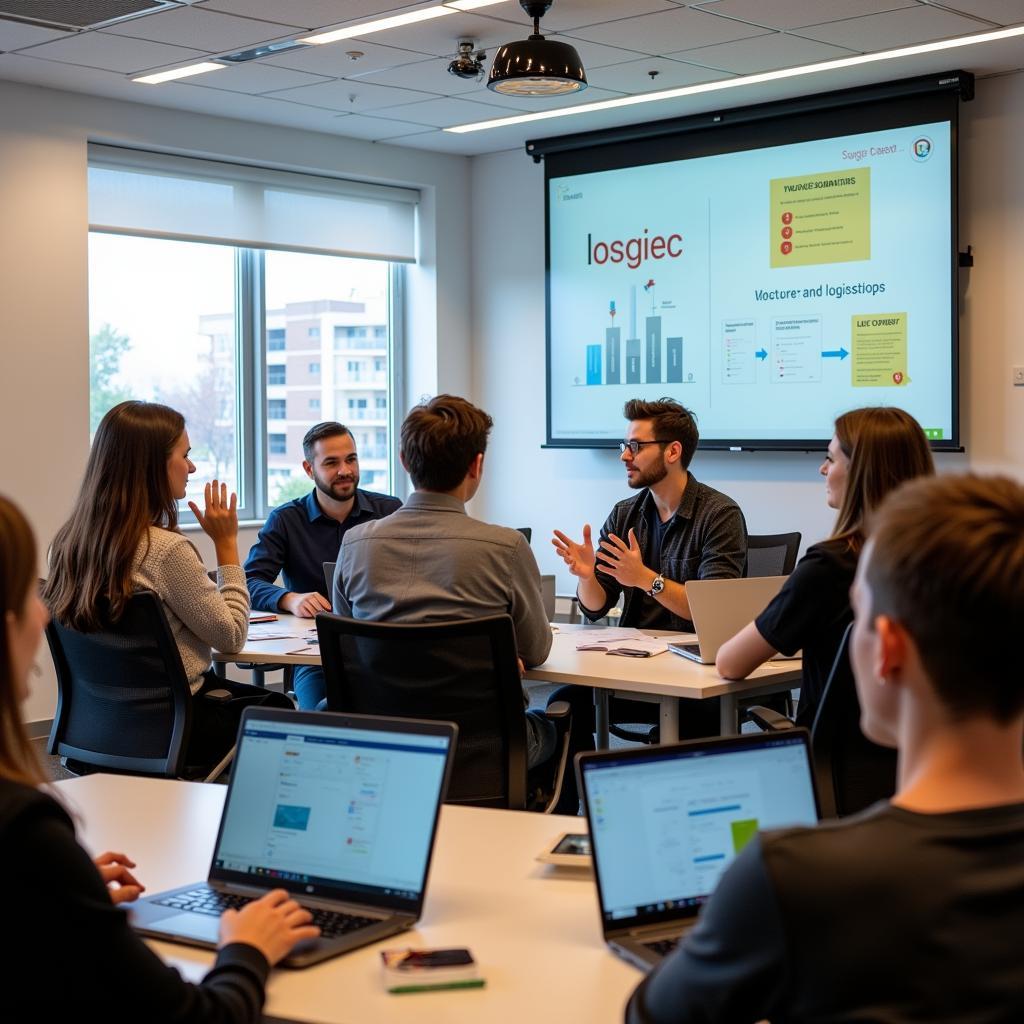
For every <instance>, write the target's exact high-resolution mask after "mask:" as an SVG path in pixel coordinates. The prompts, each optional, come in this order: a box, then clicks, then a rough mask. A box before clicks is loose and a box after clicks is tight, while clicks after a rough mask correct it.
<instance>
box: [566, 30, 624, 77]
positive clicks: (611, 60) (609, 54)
mask: <svg viewBox="0 0 1024 1024" xmlns="http://www.w3.org/2000/svg"><path fill="white" fill-rule="evenodd" d="M552 38H553V39H559V40H561V41H562V42H564V43H568V44H569V45H570V46H573V47H575V48H576V52H577V53H578V54H579V55H580V60H582V61H583V66H584V67H585V68H586V69H587V71H588V73H589V71H590V69H591V68H606V67H610V66H611V65H612V64H621V63H623V61H627V60H636V59H637V57H639V56H642V55H643V51H637V50H629V49H626V48H624V47H618V46H604V45H602V44H601V43H592V42H590V41H589V40H587V39H580V38H579V37H577V36H569V35H554V36H552Z"/></svg>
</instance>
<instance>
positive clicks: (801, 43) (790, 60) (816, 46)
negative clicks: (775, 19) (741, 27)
mask: <svg viewBox="0 0 1024 1024" xmlns="http://www.w3.org/2000/svg"><path fill="white" fill-rule="evenodd" d="M851 52H852V51H850V50H847V49H844V48H842V47H839V46H831V45H829V44H828V43H819V42H818V41H817V40H816V39H801V38H800V37H799V36H790V35H782V34H781V33H776V34H775V35H770V36H758V37H757V38H756V39H738V40H736V42H733V43H722V44H720V45H719V46H705V47H702V48H701V49H699V50H683V51H681V52H680V53H676V54H669V56H670V57H678V58H679V59H680V60H690V61H693V62H694V63H696V64H702V65H704V66H706V67H709V68H718V69H719V70H721V71H731V72H732V73H733V74H736V75H743V74H752V73H754V72H757V71H774V70H776V69H777V68H793V67H797V66H799V65H800V64H815V63H817V62H818V61H822V60H834V59H835V58H836V57H849V56H850V54H851Z"/></svg>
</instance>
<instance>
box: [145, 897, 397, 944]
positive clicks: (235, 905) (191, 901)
mask: <svg viewBox="0 0 1024 1024" xmlns="http://www.w3.org/2000/svg"><path fill="white" fill-rule="evenodd" d="M152 902H154V903H156V904H157V905H158V906H162V907H173V908H174V909H175V910H184V911H189V912H190V913H193V914H209V915H210V916H211V917H220V915H221V914H223V913H224V911H225V910H241V909H242V907H244V906H245V905H246V904H247V903H251V902H252V897H251V896H241V895H239V894H238V893H231V892H218V891H217V890H216V889H210V888H208V887H207V886H201V887H200V888H198V889H192V890H190V891H189V892H179V893H175V894H174V895H173V896H166V897H164V898H163V899H159V900H153V901H152ZM306 909H307V910H308V911H309V912H310V913H311V914H312V915H313V924H315V925H316V926H317V927H318V928H319V929H320V935H321V937H322V938H325V939H334V938H337V937H338V936H339V935H345V934H347V933H348V932H354V931H355V930H356V929H358V928H364V927H365V926H366V925H370V924H375V923H376V920H377V919H376V918H372V917H360V916H359V915H358V914H345V913H343V912H341V911H335V910H321V909H317V908H314V907H306Z"/></svg>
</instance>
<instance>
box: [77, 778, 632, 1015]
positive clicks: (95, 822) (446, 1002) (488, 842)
mask: <svg viewBox="0 0 1024 1024" xmlns="http://www.w3.org/2000/svg"><path fill="white" fill-rule="evenodd" d="M57 787H58V789H59V790H60V793H61V797H62V798H63V799H65V800H66V801H68V802H69V803H70V804H71V805H72V806H73V807H74V808H75V810H76V811H78V813H79V815H80V819H79V820H80V823H81V824H80V829H81V839H82V841H83V843H84V844H85V845H86V846H87V847H88V848H89V849H91V850H92V851H93V852H94V853H97V852H100V851H101V850H104V849H115V850H123V851H124V852H125V853H127V854H128V855H129V856H131V857H132V858H133V859H134V860H135V861H136V862H137V864H138V870H137V871H136V874H137V875H138V877H139V879H140V880H141V881H142V882H143V883H144V884H145V885H146V886H147V887H148V891H149V892H150V893H154V892H157V891H159V890H161V889H166V888H172V887H174V886H177V885H185V884H187V883H189V882H192V881H196V880H199V879H202V878H205V877H206V873H207V870H208V869H209V864H210V857H211V853H212V847H213V843H214V840H215V837H216V832H217V824H218V821H219V817H220V812H221V808H222V806H223V800H224V795H225V793H226V789H225V787H223V786H216V785H204V784H201V783H188V782H169V781H163V780H158V779H143V778H133V777H128V776H113V775H93V776H87V777H85V778H81V779H72V780H68V781H65V782H60V783H57ZM585 830H586V821H585V820H584V819H582V818H562V817H553V816H545V815H540V814H527V813H524V812H516V811H491V810H481V809H479V808H467V807H447V806H446V807H445V808H444V809H443V810H442V813H441V823H440V827H439V829H438V837H437V848H436V851H435V856H434V862H433V865H432V867H431V877H430V883H429V887H428V895H427V901H426V906H425V909H424V915H423V920H422V921H421V923H420V925H419V926H418V927H417V928H416V929H415V930H414V931H411V932H406V933H405V934H404V935H398V936H394V937H392V938H390V939H386V940H384V941H383V942H380V943H377V944H376V945H374V946H368V947H366V948H365V949H361V950H357V951H355V952H354V953H349V954H346V955H344V956H341V957H337V958H335V959H334V960H329V961H327V962H326V963H323V964H318V965H317V966H315V967H311V968H308V969H306V970H301V971H287V970H280V971H275V972H274V973H273V974H272V976H271V980H270V984H269V988H268V1003H267V1009H266V1012H267V1019H268V1020H274V1021H276V1020H295V1021H306V1022H321V1024H335V1022H344V1024H357V1022H358V1024H365V1022H368V1021H373V1022H378V1024H392V1022H394V1024H404V1022H406V1021H409V1022H415V1024H481V1022H485V1021H486V1022H488V1024H523V1022H524V1021H525V1022H528V1024H545V1022H551V1024H566V1022H569V1021H593V1022H609V1024H611V1022H613V1021H614V1022H618V1021H621V1020H622V1014H623V1007H624V1006H625V1003H626V1000H627V999H628V997H629V994H630V992H632V990H633V988H634V987H635V986H636V984H637V983H638V982H639V981H640V978H641V975H640V973H639V972H638V971H636V970H634V969H633V968H632V967H629V966H628V965H627V964H625V963H623V962H622V961H620V960H619V959H617V958H616V957H615V956H614V955H613V954H611V953H610V952H609V951H608V950H607V948H606V947H605V945H604V942H603V940H602V938H601V929H600V923H599V920H598V910H597V897H596V894H595V891H594V883H593V879H592V877H591V876H590V873H589V872H579V871H572V870H566V869H558V868H552V867H547V866H545V865H542V864H538V863H537V862H536V861H535V860H534V856H535V855H536V854H537V853H538V852H539V851H540V850H542V849H544V848H546V847H547V846H548V845H549V844H550V842H551V841H552V840H553V839H554V838H555V837H556V836H557V835H559V834H560V833H562V832H565V831H574V832H581V831H585ZM404 946H415V947H425V946H434V947H438V946H468V947H469V948H470V949H471V950H472V952H473V955H474V956H475V957H476V959H477V961H478V962H479V964H480V968H481V973H482V975H483V976H484V977H485V978H486V979H487V985H486V987H485V988H483V989H479V990H466V991H458V992H433V993H421V994H416V995H403V996H393V995H388V994H387V993H386V992H385V991H384V989H383V986H382V984H381V980H380V966H379V961H380V955H379V954H380V950H381V949H385V948H401V947H404ZM153 947H154V949H156V950H157V952H158V953H159V954H160V955H161V956H162V957H163V958H164V959H165V960H167V961H168V962H170V963H172V964H173V965H174V966H176V967H177V968H178V969H179V970H181V971H182V973H183V974H185V975H186V977H188V978H190V979H191V980H193V981H196V980H198V979H199V978H200V977H201V976H202V974H203V973H204V972H205V970H206V969H207V968H208V966H209V965H210V963H211V962H212V958H213V957H212V954H210V953H205V952H203V951H202V950H195V949H190V948H189V947H187V946H175V945H172V944H169V943H153Z"/></svg>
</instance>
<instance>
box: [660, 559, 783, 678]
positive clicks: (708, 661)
mask: <svg viewBox="0 0 1024 1024" xmlns="http://www.w3.org/2000/svg"><path fill="white" fill-rule="evenodd" d="M785 582H786V577H785V576H752V577H750V578H749V579H747V578H743V579H732V580H690V581H689V582H688V583H687V584H686V599H687V601H689V603H690V619H691V621H692V622H693V628H694V631H695V632H696V634H697V642H696V643H687V644H673V643H670V644H669V645H668V649H669V650H670V651H671V652H672V653H673V654H681V655H682V656H683V657H684V658H689V659H690V660H691V661H698V662H700V664H702V665H714V663H715V658H717V657H718V649H719V647H721V646H722V644H724V643H725V641H726V640H731V639H732V638H733V637H734V636H735V635H736V634H737V633H738V632H739V631H740V630H741V629H742V628H743V627H744V626H745V625H746V624H747V623H748V622H753V621H754V619H756V618H757V616H758V615H760V613H761V612H763V611H764V610H765V608H767V607H768V604H769V602H770V601H771V599H772V598H773V597H774V596H775V595H776V594H777V593H778V592H779V591H780V590H781V589H782V584H783V583H785Z"/></svg>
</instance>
